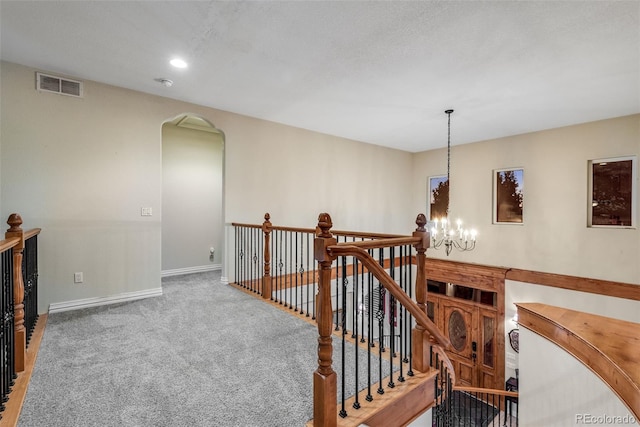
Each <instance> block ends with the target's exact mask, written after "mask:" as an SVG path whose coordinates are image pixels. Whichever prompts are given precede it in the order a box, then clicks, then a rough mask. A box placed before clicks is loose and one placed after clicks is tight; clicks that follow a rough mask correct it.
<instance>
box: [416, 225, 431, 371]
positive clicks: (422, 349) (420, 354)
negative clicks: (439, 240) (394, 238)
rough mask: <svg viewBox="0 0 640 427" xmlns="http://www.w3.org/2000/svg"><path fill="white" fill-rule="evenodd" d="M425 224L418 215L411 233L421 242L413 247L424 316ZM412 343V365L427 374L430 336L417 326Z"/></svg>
mask: <svg viewBox="0 0 640 427" xmlns="http://www.w3.org/2000/svg"><path fill="white" fill-rule="evenodd" d="M426 224H427V218H426V217H425V216H424V214H419V215H418V217H417V218H416V225H417V226H418V228H416V231H414V232H413V237H420V238H421V239H422V240H421V241H420V243H417V244H415V245H414V247H415V248H416V265H417V273H416V303H417V304H418V307H420V309H421V310H422V311H424V313H425V314H427V278H426V275H425V260H426V255H425V253H426V252H427V248H428V247H429V241H430V236H429V232H428V231H427V230H426V229H425V228H424V226H425V225H426ZM412 343H413V345H412V346H413V348H412V351H413V364H414V367H415V368H416V370H418V371H420V372H427V371H428V370H429V365H430V363H429V358H430V350H429V348H430V335H429V333H428V332H427V331H426V329H425V328H424V327H423V326H421V325H420V324H417V325H416V327H415V328H413V331H412Z"/></svg>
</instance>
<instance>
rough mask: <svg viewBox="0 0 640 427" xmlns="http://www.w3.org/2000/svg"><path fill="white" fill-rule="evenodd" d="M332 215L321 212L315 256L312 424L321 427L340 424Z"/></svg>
mask: <svg viewBox="0 0 640 427" xmlns="http://www.w3.org/2000/svg"><path fill="white" fill-rule="evenodd" d="M332 226H333V223H332V222H331V217H330V216H329V214H327V213H321V214H320V215H319V217H318V227H319V228H320V230H321V232H320V234H319V235H318V237H316V238H315V240H314V257H315V260H316V261H317V262H318V266H319V272H318V275H319V281H318V295H317V300H316V305H317V306H316V312H317V319H316V321H317V322H318V335H319V337H318V369H317V370H316V371H315V372H314V374H313V424H314V425H315V426H319V427H335V426H336V425H337V416H338V413H337V398H338V388H337V375H336V373H335V371H334V370H333V368H332V366H331V365H332V362H333V360H332V354H333V345H332V338H331V329H332V327H331V326H332V312H333V311H332V308H331V264H332V263H333V260H334V257H331V256H330V255H329V254H328V252H327V247H329V246H331V245H335V244H336V243H337V240H336V239H335V238H334V237H333V235H332V234H331V231H330V230H331V227H332Z"/></svg>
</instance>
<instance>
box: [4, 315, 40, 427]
mask: <svg viewBox="0 0 640 427" xmlns="http://www.w3.org/2000/svg"><path fill="white" fill-rule="evenodd" d="M47 316H48V315H47V314H41V315H40V317H38V321H37V322H36V327H35V329H34V330H33V333H32V334H31V341H29V347H27V358H26V361H25V368H24V371H23V372H21V373H19V374H18V378H17V379H16V383H15V384H14V386H13V389H12V391H11V394H9V400H8V401H7V403H6V404H5V410H4V412H2V419H1V420H0V427H10V426H11V427H15V426H16V425H17V424H18V418H19V417H20V411H21V410H22V404H23V403H24V399H25V396H26V395H27V388H28V387H29V381H31V374H32V373H33V368H34V366H35V364H36V359H37V358H38V351H39V350H40V342H41V341H42V337H43V335H44V330H45V326H46V325H47Z"/></svg>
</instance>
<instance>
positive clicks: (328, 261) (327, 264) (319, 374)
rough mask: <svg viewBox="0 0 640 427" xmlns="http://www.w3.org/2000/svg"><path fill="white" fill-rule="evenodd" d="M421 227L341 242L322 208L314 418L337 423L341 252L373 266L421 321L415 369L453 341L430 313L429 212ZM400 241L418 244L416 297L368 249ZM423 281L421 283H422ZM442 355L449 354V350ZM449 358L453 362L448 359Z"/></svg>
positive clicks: (326, 425) (326, 426) (425, 366)
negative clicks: (336, 306)
mask: <svg viewBox="0 0 640 427" xmlns="http://www.w3.org/2000/svg"><path fill="white" fill-rule="evenodd" d="M416 224H418V228H417V229H416V231H415V232H414V233H413V235H412V236H410V237H390V238H386V239H380V240H373V241H362V242H349V243H337V240H336V238H335V237H334V235H333V234H332V233H331V231H330V230H331V227H332V226H333V223H332V220H331V216H330V215H329V214H327V213H322V214H320V215H319V218H318V228H319V230H320V231H319V233H318V237H316V239H315V241H314V256H315V259H316V261H317V262H318V266H319V272H318V276H319V278H318V294H317V302H316V304H317V318H316V321H317V324H318V334H319V337H318V369H317V370H316V371H315V372H314V378H313V389H314V408H313V417H314V418H313V424H314V425H315V426H322V427H334V426H337V417H338V412H337V374H336V372H335V371H334V370H333V368H332V362H333V361H332V354H333V344H332V338H331V335H332V331H331V329H332V305H331V269H332V263H333V261H334V260H335V259H336V258H337V257H339V256H347V255H349V256H353V257H355V258H357V259H358V260H359V261H360V262H361V263H362V264H363V265H364V266H365V267H366V268H367V269H368V271H370V272H371V273H372V274H373V275H374V276H375V278H376V279H377V280H378V281H379V283H380V284H381V285H382V286H383V287H384V288H385V289H386V290H387V291H388V292H390V293H391V295H393V297H394V298H395V299H396V300H397V301H398V302H399V303H400V304H401V305H402V306H404V307H405V308H406V309H407V310H408V311H409V312H410V313H411V314H412V315H413V316H414V318H415V320H416V323H417V325H416V327H415V328H414V330H413V331H412V338H413V339H412V345H413V348H412V351H413V357H414V363H415V364H414V367H415V369H416V370H418V371H421V372H426V371H428V370H429V369H430V347H431V345H433V344H434V343H435V344H437V345H438V346H440V347H442V348H445V349H448V348H450V342H449V340H448V338H447V337H446V336H444V335H443V334H442V332H440V330H439V329H438V328H437V327H436V326H435V324H433V322H432V321H431V320H430V319H429V318H428V316H427V314H426V297H427V295H426V280H425V276H424V271H425V269H424V262H425V252H426V249H427V248H428V246H429V233H428V232H427V231H426V230H425V228H424V225H425V224H426V218H425V216H424V215H422V214H420V215H418V218H417V220H416ZM399 244H411V245H413V246H414V247H415V248H416V250H417V255H416V262H417V271H418V273H417V277H416V284H417V286H416V302H413V301H412V300H411V299H410V298H409V297H408V296H407V295H406V294H405V293H404V291H403V290H402V289H401V288H400V287H399V286H398V285H397V284H396V282H395V281H394V280H393V279H392V278H391V277H390V276H389V275H388V274H387V273H386V271H384V269H383V268H382V267H381V266H380V265H379V264H378V263H377V262H376V261H375V260H374V259H373V258H372V257H371V256H370V255H369V253H368V252H367V251H366V249H372V248H381V247H391V246H395V245H399ZM418 285H419V286H418ZM441 354H442V357H443V358H444V359H446V360H448V358H447V356H446V354H445V353H444V352H442V353H441ZM449 364H450V362H449Z"/></svg>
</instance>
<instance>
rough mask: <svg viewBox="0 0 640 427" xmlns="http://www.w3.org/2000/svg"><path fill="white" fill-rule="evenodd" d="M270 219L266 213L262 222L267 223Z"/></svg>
mask: <svg viewBox="0 0 640 427" xmlns="http://www.w3.org/2000/svg"><path fill="white" fill-rule="evenodd" d="M270 219H271V215H269V212H267V213H266V214H264V220H265V221H267V222H269V220H270Z"/></svg>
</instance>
